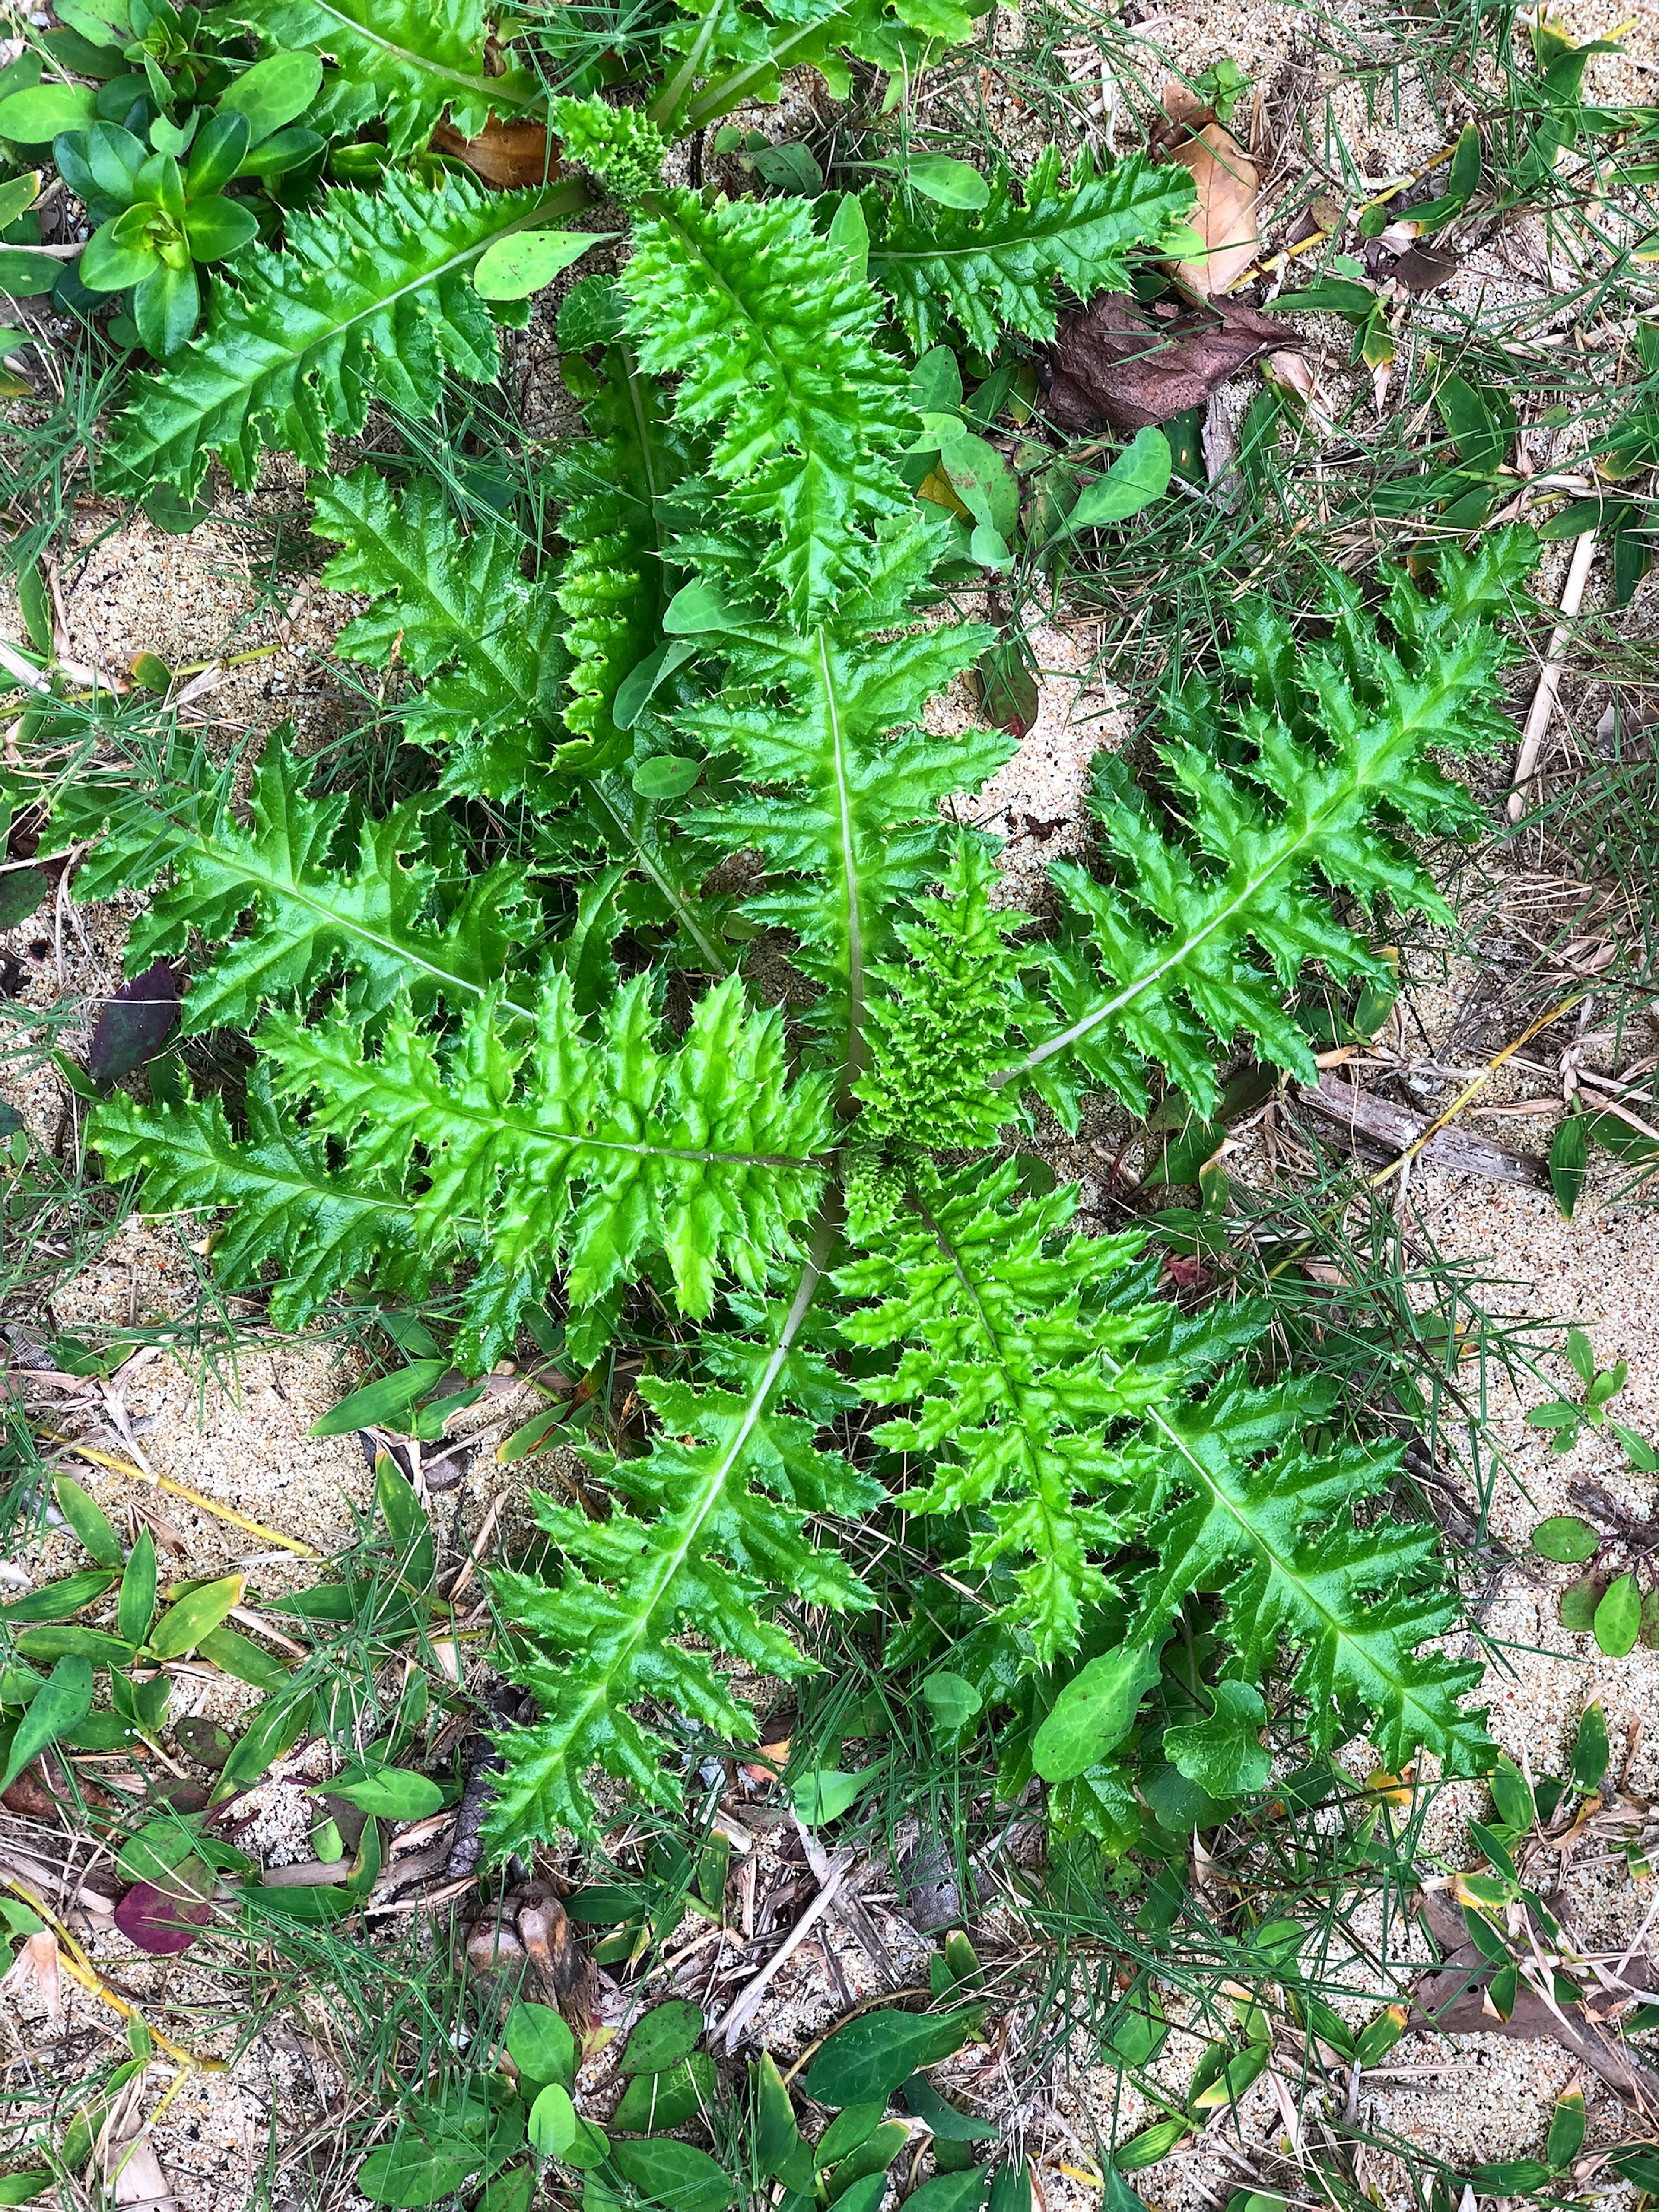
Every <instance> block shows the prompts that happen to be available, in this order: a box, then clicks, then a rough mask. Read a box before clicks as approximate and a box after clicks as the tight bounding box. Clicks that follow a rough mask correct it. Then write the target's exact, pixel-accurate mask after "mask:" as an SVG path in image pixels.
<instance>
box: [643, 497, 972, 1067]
mask: <svg viewBox="0 0 1659 2212" xmlns="http://www.w3.org/2000/svg"><path fill="white" fill-rule="evenodd" d="M946 530H947V526H945V524H943V523H941V522H936V521H933V520H929V519H927V518H924V517H923V516H922V515H921V513H919V512H918V511H916V510H915V509H913V510H912V511H911V513H909V514H908V515H907V516H906V517H905V518H904V520H903V521H902V523H900V524H899V525H898V526H896V527H894V528H891V529H889V530H887V531H885V532H883V535H882V537H881V538H880V540H879V541H878V544H877V545H876V546H875V547H874V548H873V549H872V571H871V573H870V574H869V576H868V577H867V579H866V580H865V581H863V582H862V583H860V585H858V586H854V587H851V588H849V589H848V591H847V592H846V593H845V594H844V596H843V597H842V601H841V604H840V605H839V606H838V608H837V610H836V618H835V620H834V622H833V623H823V624H822V625H820V626H818V627H816V628H814V629H810V630H808V631H806V632H805V634H804V635H800V634H798V633H796V632H795V631H793V629H788V628H787V627H785V626H784V625H783V624H781V623H775V622H769V621H766V620H764V619H761V618H757V617H756V616H755V615H754V614H751V613H750V612H749V611H744V610H734V611H732V615H731V617H730V618H729V621H728V623H727V625H726V628H725V629H723V630H722V631H721V632H720V635H719V638H718V648H719V650H720V653H721V654H722V655H723V657H724V660H725V671H726V672H725V679H724V681H723V682H722V684H721V685H720V692H719V695H718V696H717V697H715V698H714V699H712V700H710V701H709V702H708V703H707V704H705V705H703V706H701V707H697V708H693V709H691V710H690V712H689V713H688V714H686V715H685V716H684V720H686V721H687V722H689V723H690V726H691V727H692V728H694V729H695V730H696V733H697V734H698V736H699V737H700V738H702V741H703V743H704V744H706V745H707V746H708V749H709V750H710V751H711V752H714V753H723V752H726V751H727V750H730V751H732V752H733V753H735V754H736V756H737V757H738V763H739V764H740V767H739V773H740V776H741V779H742V781H743V783H744V785H745V786H746V787H747V792H746V794H744V795H738V796H736V797H733V798H732V799H730V800H729V801H727V802H726V803H725V804H723V805H718V806H711V807H708V808H700V809H697V810H696V811H694V812H692V813H691V814H690V815H689V816H688V817H687V819H688V822H689V823H690V827H692V828H693V829H695V830H696V833H697V834H698V836H701V837H702V838H704V839H705V840H706V841H707V842H708V844H709V846H710V847H711V848H714V850H715V851H716V852H721V853H730V854H735V853H738V852H739V851H742V850H744V849H745V848H751V847H752V848H758V849H759V850H760V851H761V852H763V854H765V855H766V859H767V863H768V870H769V884H768V887H767V889H766V890H764V891H763V893H761V894H760V895H759V896H757V897H755V898H751V899H750V900H749V901H747V902H746V910H747V912H748V913H749V914H750V915H751V916H752V917H753V918H754V919H755V920H756V921H760V922H763V923H765V924H767V925H769V926H771V927H779V928H783V929H787V930H789V931H791V932H792V933H793V935H794V937H795V938H796V939H797V940H798V945H797V951H796V955H795V957H796V959H797V961H798V963H799V966H800V967H801V968H802V969H804V970H805V973H806V974H807V975H809V976H811V979H812V980H813V981H814V982H815V983H817V985H818V986H819V987H820V989H821V990H822V991H823V994H825V999H826V1002H827V1003H826V1005H825V1006H824V1007H823V1012H822V1017H821V1018H823V1020H824V1021H825V1022H826V1023H827V1024H830V1025H832V1026H835V1027H837V1028H839V1029H840V1030H842V1033H843V1035H846V1036H847V1040H848V1041H847V1042H846V1044H845V1046H844V1048H843V1049H844V1052H845V1054H846V1057H847V1060H848V1066H849V1067H850V1069H851V1072H852V1073H854V1074H856V1073H858V1071H859V1069H860V1067H861V1066H862V1065H863V1043H862V1033H863V1022H862V1006H863V1001H864V997H865V994H866V982H867V975H868V969H869V967H870V963H872V961H875V960H878V959H880V958H881V957H883V955H884V953H885V952H887V951H890V950H891V949H892V948H893V946H894V944H895V939H894V935H893V932H894V926H895V923H896V920H897V918H898V915H899V914H900V912H901V910H902V906H903V903H904V902H905V900H906V899H907V898H908V896H910V895H911V894H912V893H913V892H915V891H916V890H920V889H921V886H922V885H923V884H925V883H927V881H928V880H929V878H931V877H933V876H934V875H936V874H937V872H938V871H939V865H940V851H941V845H942V840H943V835H944V829H943V824H942V823H941V820H940V817H939V802H940V801H941V800H942V799H946V798H948V797H949V796H951V794H952V793H957V792H963V791H972V790H974V789H976V788H977V787H978V786H979V785H980V784H981V783H982V782H983V781H985V780H986V779H987V777H988V776H990V775H994V773H995V771H996V769H998V768H999V767H1000V766H1001V764H1002V763H1003V762H1004V761H1005V760H1006V758H1007V757H1008V754H1009V752H1010V750H1012V740H1011V739H1010V738H1007V737H1006V735H1005V734H1002V733H1000V732H985V731H974V732H969V734H968V735H967V736H965V737H963V738H957V739H950V738H934V737H932V736H930V735H928V734H927V733H926V732H924V731H923V730H922V729H921V726H920V725H921V713H922V708H924V706H925V705H926V704H927V701H928V699H929V698H930V697H932V696H933V694H934V693H935V692H937V691H939V690H942V689H943V688H944V686H945V684H947V683H949V682H950V680H951V678H952V677H954V676H956V675H957V674H958V673H959V672H960V671H962V670H963V669H964V668H967V667H969V665H972V663H973V662H974V661H975V660H976V659H978V657H979V655H980V653H981V652H983V650H984V649H985V647H986V645H987V643H988V642H989V640H990V635H991V633H990V632H989V631H988V630H987V629H986V628H985V627H984V626H983V625H982V624H980V623H963V624H960V625H957V626H955V627H952V628H947V629H908V630H906V631H904V632H903V633H902V634H901V635H896V636H894V635H888V634H887V633H890V632H891V631H892V630H893V629H894V628H895V626H896V625H897V624H899V623H903V622H904V621H905V620H906V618H907V617H910V616H913V614H914V611H915V601H916V600H917V599H918V597H919V595H920V593H921V591H922V589H923V588H924V586H925V585H926V582H927V577H928V575H929V573H930V571H931V568H932V565H933V559H934V557H935V555H936V553H937V550H938V549H939V544H940V543H941V541H942V539H943V538H944V537H945V534H946ZM849 1025H850V1030H849Z"/></svg>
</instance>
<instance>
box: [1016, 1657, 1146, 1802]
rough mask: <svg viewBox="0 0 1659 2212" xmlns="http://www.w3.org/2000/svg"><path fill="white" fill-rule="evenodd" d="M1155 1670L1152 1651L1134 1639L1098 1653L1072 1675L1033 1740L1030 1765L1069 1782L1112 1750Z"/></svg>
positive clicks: (1053, 1779) (1128, 1725) (1131, 1722)
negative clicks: (1130, 1642) (1078, 1672)
mask: <svg viewBox="0 0 1659 2212" xmlns="http://www.w3.org/2000/svg"><path fill="white" fill-rule="evenodd" d="M1157 1680H1158V1654H1157V1652H1156V1651H1154V1650H1152V1649H1151V1647H1150V1646H1148V1645H1146V1644H1124V1645H1122V1646H1121V1647H1120V1649H1119V1650H1115V1651H1107V1652H1103V1653H1102V1655H1101V1656H1100V1657H1099V1658H1098V1659H1091V1661H1090V1662H1089V1663H1088V1665H1087V1666H1086V1667H1085V1668H1083V1670H1082V1671H1081V1673H1080V1674H1074V1675H1073V1678H1072V1680H1070V1681H1069V1682H1068V1683H1067V1684H1066V1687H1065V1688H1064V1689H1063V1690H1062V1691H1061V1692H1060V1695H1059V1697H1057V1698H1056V1699H1055V1700H1054V1710H1053V1711H1052V1712H1050V1713H1049V1715H1048V1718H1047V1719H1046V1720H1045V1721H1044V1722H1043V1723H1042V1727H1041V1728H1040V1729H1038V1730H1037V1732H1036V1736H1035V1738H1034V1739H1033V1741H1032V1744H1031V1764H1032V1765H1033V1766H1034V1767H1035V1768H1036V1771H1037V1772H1038V1773H1039V1774H1040V1775H1041V1776H1042V1779H1043V1780H1044V1781H1045V1782H1074V1781H1075V1780H1076V1779H1077V1778H1078V1776H1079V1774H1083V1773H1085V1772H1086V1771H1088V1769H1089V1768H1090V1767H1091V1766H1095V1765H1098V1764H1099V1762H1100V1761H1101V1760H1102V1759H1104V1758H1105V1757H1106V1756H1107V1755H1108V1753H1110V1752H1113V1751H1115V1750H1116V1748H1117V1747H1118V1745H1119V1744H1121V1742H1122V1741H1123V1739H1124V1737H1125V1736H1126V1735H1128V1733H1129V1730H1130V1729H1132V1728H1133V1726H1134V1718H1135V1709H1136V1707H1137V1706H1138V1705H1139V1703H1140V1699H1141V1695H1142V1693H1143V1692H1145V1691H1146V1690H1148V1689H1150V1688H1151V1686H1152V1684H1153V1683H1154V1682H1155V1681H1157Z"/></svg>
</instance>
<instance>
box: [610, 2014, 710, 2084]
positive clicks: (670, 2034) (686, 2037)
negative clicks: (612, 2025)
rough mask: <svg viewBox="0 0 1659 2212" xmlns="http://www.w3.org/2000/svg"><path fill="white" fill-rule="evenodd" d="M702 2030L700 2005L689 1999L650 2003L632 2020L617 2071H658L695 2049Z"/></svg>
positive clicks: (658, 2072) (650, 2072) (655, 2072)
mask: <svg viewBox="0 0 1659 2212" xmlns="http://www.w3.org/2000/svg"><path fill="white" fill-rule="evenodd" d="M702 2030H703V2018H702V2006H701V2005H695V2004H693V2003H692V2002H690V1998H688V1997H671V1998H670V2000H669V2001H668V2002H667V2003H666V2004H659V2005H653V2007H652V2008H651V2010H650V2011H649V2012H648V2013H647V2014H646V2015H645V2017H644V2019H643V2020H640V2021H635V2024H634V2030H633V2033H631V2034H630V2035H629V2039H628V2041H627V2043H626V2044H625V2045H623V2055H622V2057H620V2058H619V2059H618V2060H617V2072H618V2073H619V2074H661V2073H663V2072H665V2070H666V2069H668V2068H669V2067H670V2066H671V2065H672V2064H673V2063H674V2062H675V2060H676V2059H677V2058H684V2056H685V2054H686V2052H687V2051H691V2050H693V2049H695V2048H696V2044H697V2041H698V2039H699V2038H700V2037H701V2035H702Z"/></svg>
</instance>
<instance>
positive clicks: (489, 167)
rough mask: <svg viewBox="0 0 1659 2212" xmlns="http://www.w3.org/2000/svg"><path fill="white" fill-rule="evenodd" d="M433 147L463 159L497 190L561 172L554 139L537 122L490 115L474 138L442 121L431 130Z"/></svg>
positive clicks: (543, 179)
mask: <svg viewBox="0 0 1659 2212" xmlns="http://www.w3.org/2000/svg"><path fill="white" fill-rule="evenodd" d="M432 150H433V152H434V153H435V154H448V155H451V156H452V157H453V159H454V160H455V161H465V164H466V166H467V167H468V168H469V169H471V172H472V173H473V175H474V176H476V177H479V178H481V179H483V182H484V183H485V184H487V185H489V187H490V188H491V190H492V191H498V192H507V191H519V190H520V188H521V187H523V186H524V185H539V184H543V183H545V182H546V181H547V180H548V179H550V178H552V177H556V176H557V175H559V173H560V166H559V156H558V154H557V152H556V149H555V146H554V143H553V141H552V140H551V139H550V137H548V135H547V128H546V125H544V124H540V123H525V122H518V123H504V122H502V121H501V118H499V117H498V116H492V117H491V118H490V119H489V122H488V123H487V124H486V125H484V127H483V130H482V131H480V132H479V133H478V135H477V137H476V138H463V137H462V136H461V134H460V132H459V131H458V130H456V128H455V126H454V125H453V123H441V124H440V125H438V127H437V129H436V130H435V131H434V132H433V134H432Z"/></svg>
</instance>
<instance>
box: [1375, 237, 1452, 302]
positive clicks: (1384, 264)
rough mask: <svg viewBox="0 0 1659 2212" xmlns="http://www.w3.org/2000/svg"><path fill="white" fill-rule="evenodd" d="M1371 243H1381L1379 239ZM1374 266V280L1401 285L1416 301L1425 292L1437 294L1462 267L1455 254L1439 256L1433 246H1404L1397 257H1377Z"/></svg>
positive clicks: (1436, 247)
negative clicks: (1379, 278) (1415, 296)
mask: <svg viewBox="0 0 1659 2212" xmlns="http://www.w3.org/2000/svg"><path fill="white" fill-rule="evenodd" d="M1373 242H1374V243H1376V244H1377V245H1381V243H1382V241H1381V240H1380V239H1379V240H1375V241H1373ZM1369 259H1370V257H1369V255H1368V256H1367V260H1368V261H1369ZM1377 264H1378V265H1377V267H1376V269H1375V270H1373V271H1372V274H1373V275H1374V276H1380V277H1383V278H1384V279H1386V278H1389V277H1392V278H1393V280H1394V281H1395V283H1396V284H1403V285H1404V286H1405V288H1406V289H1407V291H1408V292H1413V293H1415V294H1416V295H1418V297H1419V298H1421V297H1422V295H1424V294H1425V292H1435V291H1437V290H1438V289H1440V287H1441V285H1443V284H1449V283H1450V282H1451V280H1452V278H1453V277H1454V276H1456V274H1457V272H1458V270H1460V269H1461V268H1462V265H1463V264H1462V261H1461V260H1460V259H1459V258H1458V257H1457V255H1456V254H1455V253H1444V252H1442V251H1441V250H1440V248H1439V247H1438V246H1407V248H1406V251H1405V252H1403V253H1401V254H1396V255H1392V256H1390V255H1388V254H1386V253H1384V254H1379V255H1378V256H1377Z"/></svg>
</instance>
